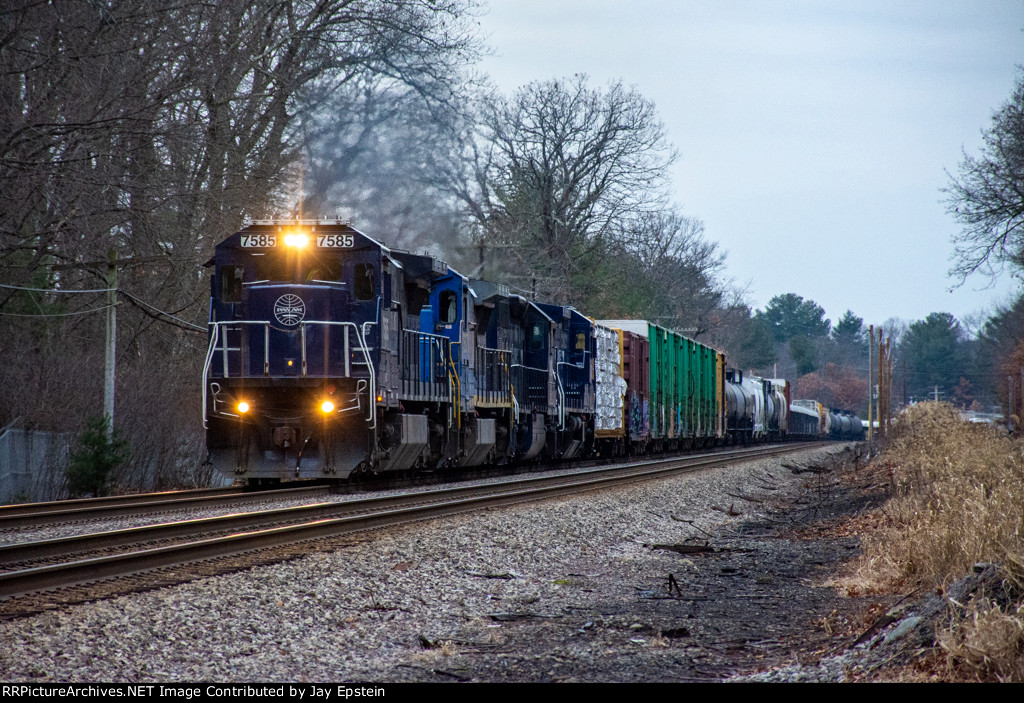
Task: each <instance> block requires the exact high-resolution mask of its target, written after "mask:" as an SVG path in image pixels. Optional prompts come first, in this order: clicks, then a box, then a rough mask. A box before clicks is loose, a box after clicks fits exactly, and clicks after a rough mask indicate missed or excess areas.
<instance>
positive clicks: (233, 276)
mask: <svg viewBox="0 0 1024 703" xmlns="http://www.w3.org/2000/svg"><path fill="white" fill-rule="evenodd" d="M244 275H245V268H244V267H242V266H221V267H220V301H221V302H222V303H240V302H242V279H243V277H244Z"/></svg>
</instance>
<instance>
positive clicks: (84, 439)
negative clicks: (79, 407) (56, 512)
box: [67, 416, 130, 497]
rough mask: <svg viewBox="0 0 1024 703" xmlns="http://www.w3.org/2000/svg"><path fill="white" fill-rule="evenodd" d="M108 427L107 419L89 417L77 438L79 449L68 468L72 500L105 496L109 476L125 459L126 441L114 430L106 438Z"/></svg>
mask: <svg viewBox="0 0 1024 703" xmlns="http://www.w3.org/2000/svg"><path fill="white" fill-rule="evenodd" d="M109 426H110V422H109V420H108V418H107V417H106V416H104V417H91V418H89V419H88V420H87V421H86V423H85V429H84V430H82V433H81V434H80V435H78V439H77V444H78V449H77V451H75V452H74V453H73V454H72V455H71V459H70V461H69V462H68V468H67V478H68V493H70V494H71V496H72V497H79V496H88V495H92V496H102V495H107V493H108V491H109V488H110V486H109V482H110V478H111V474H112V473H113V471H114V469H116V468H117V467H118V466H120V465H121V464H122V463H124V462H125V461H126V460H127V459H128V457H129V454H130V452H129V450H128V442H127V441H125V440H124V439H121V437H120V436H119V435H118V433H117V430H116V429H115V430H114V431H113V432H112V433H109V436H108V429H109Z"/></svg>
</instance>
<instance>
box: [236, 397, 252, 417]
mask: <svg viewBox="0 0 1024 703" xmlns="http://www.w3.org/2000/svg"><path fill="white" fill-rule="evenodd" d="M236 407H237V408H238V412H240V413H242V414H243V415H244V414H246V413H247V412H249V404H248V403H246V402H245V401H244V400H243V401H242V402H241V403H239V404H238V405H237V406H236Z"/></svg>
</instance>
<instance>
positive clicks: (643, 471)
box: [0, 443, 820, 610]
mask: <svg viewBox="0 0 1024 703" xmlns="http://www.w3.org/2000/svg"><path fill="white" fill-rule="evenodd" d="M816 446H820V443H818V444H798V445H785V446H771V447H758V448H755V449H737V450H730V451H726V452H715V453H709V454H698V455H689V456H685V457H673V458H669V459H660V460H655V461H650V460H647V461H642V462H634V463H628V464H620V465H615V466H610V467H609V466H605V467H600V468H593V469H587V470H584V471H581V472H578V473H572V474H567V475H559V476H534V477H529V478H519V479H513V480H508V481H503V482H500V483H492V484H486V485H473V486H457V487H454V488H445V489H434V490H428V491H422V492H417V493H409V494H403V495H399V496H388V497H370V498H365V499H359V500H352V501H346V502H342V503H316V504H311V505H305V506H297V507H293V508H286V509H277V510H267V511H257V512H251V513H244V514H236V515H225V516H220V517H217V518H206V519H197V520H184V521H179V522H172V523H166V524H162V525H152V526H146V527H139V528H130V529H127V530H116V531H112V532H102V533H96V534H92V535H81V536H78V537H73V538H65V539H59V540H46V541H42V542H33V543H23V544H19V545H8V546H6V547H2V548H0V567H4V566H5V565H8V566H11V565H15V564H16V563H18V562H25V560H28V559H36V560H38V559H40V558H47V559H53V560H55V561H54V563H49V564H46V565H42V566H39V565H34V566H20V565H19V566H18V567H17V568H15V569H13V570H10V571H7V572H6V573H0V599H9V598H11V597H14V596H21V595H25V594H33V593H39V592H42V591H47V590H50V589H58V588H66V587H71V586H76V585H81V584H91V583H94V582H96V581H98V580H103V579H112V578H119V577H125V576H131V575H136V574H140V573H144V572H150V571H154V570H160V569H167V568H168V567H177V566H181V565H183V564H192V563H195V562H202V561H207V560H218V559H223V558H225V557H232V556H236V555H240V554H245V553H249V552H254V551H257V550H265V549H272V548H275V547H281V546H287V545H294V544H297V543H304V542H308V541H311V540H321V539H325V538H335V537H339V536H343V535H348V534H352V533H356V532H363V531H366V530H371V529H376V528H380V527H386V526H391V525H398V524H402V523H407V522H413V521H417V520H425V519H431V518H437V517H443V516H449V515H455V514H459V513H464V512H469V511H474V510H481V509H484V508H492V507H497V506H503V505H511V504H514V503H521V502H527V501H534V500H541V499H545V498H551V497H555V496H562V495H567V494H572V493H578V492H582V491H588V490H597V489H601V488H607V487H611V486H615V485H619V484H623V483H629V482H634V481H638V480H645V479H652V478H658V477H664V476H668V475H671V474H674V473H681V472H688V471H696V470H700V469H703V468H708V467H712V466H722V465H725V464H731V463H737V462H742V461H749V460H751V459H757V458H765V457H769V456H773V455H777V454H784V453H789V452H794V451H803V450H805V449H809V448H813V447H816ZM275 493H276V492H275ZM210 535H214V536H210ZM155 543H161V544H158V546H151V545H153V544H155ZM121 549H124V551H120V552H119V553H107V554H103V555H100V556H91V557H89V558H80V557H81V555H82V554H84V553H90V552H94V551H96V550H104V551H108V552H109V551H114V550H121ZM133 588H134V587H133ZM129 590H132V589H131V588H130V589H129ZM15 610H17V608H15Z"/></svg>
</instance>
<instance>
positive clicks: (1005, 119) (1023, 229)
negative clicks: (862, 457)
mask: <svg viewBox="0 0 1024 703" xmlns="http://www.w3.org/2000/svg"><path fill="white" fill-rule="evenodd" d="M983 137H984V141H985V145H984V146H983V147H982V151H981V155H980V156H979V157H977V158H975V157H973V156H970V155H969V154H967V153H966V152H965V153H964V160H963V161H962V162H961V163H960V173H959V177H958V178H954V177H953V176H952V175H950V176H949V179H950V184H949V186H948V187H947V188H945V189H944V190H943V192H945V193H946V194H947V196H948V197H947V199H946V205H947V211H948V212H949V214H951V215H952V216H953V217H954V218H955V219H956V220H957V221H958V222H959V223H960V225H961V227H962V230H961V232H960V234H959V235H958V236H957V237H955V238H954V242H955V243H956V261H955V265H954V266H953V269H952V271H951V272H950V273H951V274H952V275H956V276H958V277H959V278H960V279H961V282H962V281H963V280H964V279H966V278H967V276H969V275H971V274H972V273H975V272H983V273H986V274H988V275H994V274H995V273H997V272H998V271H1001V270H1002V268H1003V266H1004V265H1006V264H1009V265H1010V266H1012V267H1013V268H1015V269H1017V271H1018V273H1019V272H1020V271H1021V269H1024V69H1021V71H1020V72H1019V73H1018V76H1017V82H1016V85H1015V87H1014V90H1013V94H1012V95H1011V96H1010V99H1009V100H1007V101H1006V103H1005V104H1004V105H1003V106H1002V107H1001V108H1000V109H999V111H998V112H996V113H995V114H994V115H993V116H992V126H991V127H990V128H989V129H988V130H985V131H984V132H983Z"/></svg>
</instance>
